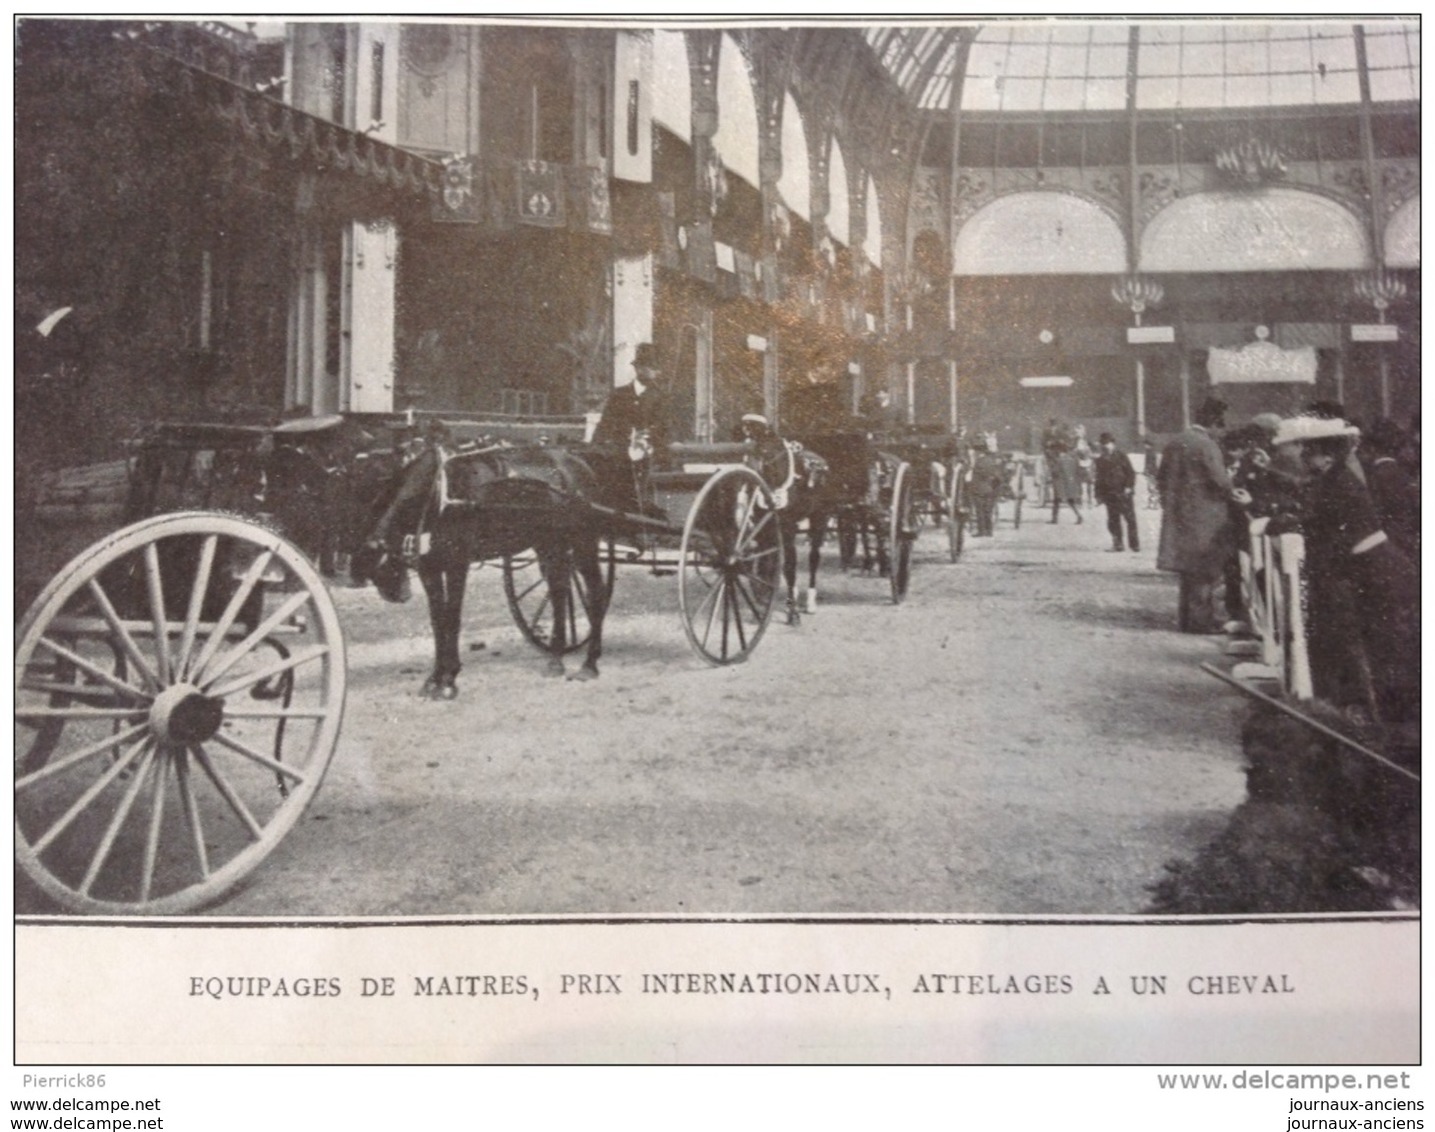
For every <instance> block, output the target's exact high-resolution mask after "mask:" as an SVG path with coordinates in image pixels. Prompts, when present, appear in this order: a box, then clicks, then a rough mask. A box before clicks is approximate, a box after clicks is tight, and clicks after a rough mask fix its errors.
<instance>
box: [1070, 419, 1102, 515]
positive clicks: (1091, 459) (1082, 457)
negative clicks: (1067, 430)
mask: <svg viewBox="0 0 1435 1132" xmlns="http://www.w3.org/2000/svg"><path fill="white" fill-rule="evenodd" d="M1075 431H1076V441H1075V443H1074V444H1072V446H1071V454H1072V455H1073V456H1074V457H1075V458H1076V494H1077V497H1078V498H1079V500H1080V502H1081V505H1082V506H1083V507H1090V506H1091V505H1092V504H1093V503H1094V502H1097V500H1096V495H1095V484H1096V459H1095V455H1094V454H1093V453H1092V451H1091V442H1090V441H1089V440H1087V439H1086V426H1085V425H1083V424H1079V425H1077V426H1076V430H1075Z"/></svg>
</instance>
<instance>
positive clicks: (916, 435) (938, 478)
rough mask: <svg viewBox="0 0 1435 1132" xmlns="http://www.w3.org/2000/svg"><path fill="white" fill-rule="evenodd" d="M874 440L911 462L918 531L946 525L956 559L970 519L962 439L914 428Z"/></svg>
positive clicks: (884, 448)
mask: <svg viewBox="0 0 1435 1132" xmlns="http://www.w3.org/2000/svg"><path fill="white" fill-rule="evenodd" d="M875 443H876V444H877V446H878V447H879V448H880V449H881V450H882V451H883V452H887V453H889V454H891V455H892V456H894V457H895V458H897V459H899V460H901V461H903V462H905V463H906V464H907V466H908V476H909V478H910V480H911V485H912V488H911V490H912V514H913V516H914V517H915V519H916V523H917V533H920V532H921V529H922V528H923V527H924V526H926V525H928V524H930V525H932V526H934V527H940V528H943V529H945V530H946V533H947V550H948V553H949V555H950V557H951V560H952V561H953V562H956V561H957V560H958V559H959V558H960V557H961V556H962V548H963V546H964V544H965V539H966V526H967V521H968V519H969V514H968V501H967V499H966V492H965V488H966V483H967V475H966V472H967V470H968V463H967V459H966V453H964V452H963V451H962V446H961V443H960V441H959V439H958V438H957V437H956V436H954V435H951V434H950V433H945V432H938V431H932V430H930V429H928V430H922V429H918V428H912V429H908V430H906V431H904V432H894V433H886V434H883V435H881V436H879V437H877V438H876V440H875Z"/></svg>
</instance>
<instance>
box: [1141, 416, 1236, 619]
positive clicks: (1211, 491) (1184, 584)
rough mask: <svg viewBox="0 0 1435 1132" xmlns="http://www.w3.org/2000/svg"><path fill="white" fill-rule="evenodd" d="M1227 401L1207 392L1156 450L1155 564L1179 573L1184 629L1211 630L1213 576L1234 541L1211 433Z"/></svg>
mask: <svg viewBox="0 0 1435 1132" xmlns="http://www.w3.org/2000/svg"><path fill="white" fill-rule="evenodd" d="M1225 416H1226V404H1225V402H1224V401H1219V400H1217V399H1215V398H1210V399H1208V400H1207V401H1206V403H1205V404H1203V405H1202V406H1201V409H1200V411H1199V412H1198V413H1197V414H1196V421H1195V423H1194V424H1193V425H1191V427H1190V428H1188V429H1186V430H1185V431H1184V432H1182V433H1181V434H1180V435H1178V436H1177V437H1176V439H1174V440H1173V441H1171V443H1170V444H1168V445H1167V446H1166V450H1165V451H1164V452H1163V453H1162V454H1161V470H1160V472H1159V473H1158V478H1157V485H1158V487H1159V488H1160V490H1161V544H1160V547H1159V548H1158V550H1157V552H1156V567H1157V569H1159V570H1169V571H1172V572H1174V573H1176V574H1179V575H1180V576H1181V596H1180V607H1179V613H1178V615H1177V624H1178V626H1179V628H1180V629H1181V631H1182V632H1183V633H1216V632H1219V631H1220V627H1221V626H1220V621H1219V620H1218V619H1217V617H1216V611H1215V608H1214V603H1213V598H1214V593H1215V586H1216V582H1217V581H1219V580H1220V578H1221V575H1222V572H1223V567H1224V566H1225V562H1226V559H1227V557H1228V556H1229V554H1230V552H1231V549H1232V547H1233V545H1234V541H1233V540H1234V532H1233V531H1232V528H1231V509H1230V500H1231V477H1230V475H1229V474H1228V473H1227V471H1226V461H1225V457H1224V456H1223V455H1222V453H1221V446H1220V444H1218V443H1217V442H1216V438H1215V436H1213V435H1212V433H1213V431H1214V430H1217V429H1219V428H1221V426H1222V425H1223V424H1224V423H1225Z"/></svg>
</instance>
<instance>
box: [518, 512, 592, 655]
mask: <svg viewBox="0 0 1435 1132" xmlns="http://www.w3.org/2000/svg"><path fill="white" fill-rule="evenodd" d="M601 553H602V556H603V557H602V561H603V569H604V577H603V582H604V586H605V589H606V592H605V593H603V594H602V595H601V598H602V602H603V608H606V607H607V604H608V602H609V601H610V600H612V597H613V576H614V572H615V562H616V556H615V551H614V549H613V542H612V540H611V539H609V540H608V542H607V544H606V545H605V546H604V547H603V548H601ZM569 558H570V561H569V570H568V611H567V616H566V623H565V631H564V636H563V649H562V655H564V656H568V655H569V654H571V653H575V652H578V651H579V650H581V649H585V648H587V647H588V641H589V638H591V637H592V636H593V620H594V616H595V614H596V613H597V610H598V608H599V607H598V606H597V605H596V604H595V602H596V601H597V599H598V597H599V596H600V595H595V594H590V593H589V592H588V584H587V583H586V582H585V581H584V580H583V576H582V575H581V574H579V573H578V571H577V570H576V569H574V568H573V564H572V561H571V558H572V554H571V552H570V553H569ZM503 594H504V596H505V597H506V598H507V599H508V611H509V612H510V613H511V614H512V615H513V622H514V624H515V625H517V626H518V629H519V632H521V633H522V634H523V636H524V638H525V639H526V640H527V641H528V643H529V644H531V645H533V646H535V647H536V648H539V649H542V650H543V651H544V652H547V653H551V652H556V651H558V650H556V649H555V648H554V641H555V640H557V634H556V631H555V630H556V626H555V624H554V609H553V596H552V594H551V592H550V590H549V587H548V579H547V578H545V577H544V576H543V571H542V570H541V569H540V568H539V565H538V556H537V555H536V554H534V553H533V552H532V551H528V552H527V553H525V554H515V555H505V556H504V559H503Z"/></svg>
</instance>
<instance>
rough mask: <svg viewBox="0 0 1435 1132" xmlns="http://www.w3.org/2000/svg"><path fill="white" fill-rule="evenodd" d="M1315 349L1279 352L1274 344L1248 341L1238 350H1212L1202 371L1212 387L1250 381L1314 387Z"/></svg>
mask: <svg viewBox="0 0 1435 1132" xmlns="http://www.w3.org/2000/svg"><path fill="white" fill-rule="evenodd" d="M1315 368H1316V359H1315V347H1314V346H1302V347H1300V348H1298V349H1295V350H1282V349H1281V348H1280V347H1279V346H1277V345H1276V344H1275V343H1274V342H1252V343H1251V344H1250V345H1248V346H1243V347H1242V348H1241V349H1239V350H1222V349H1220V348H1219V347H1214V346H1213V347H1212V348H1211V351H1210V353H1209V354H1207V356H1206V369H1207V370H1208V372H1209V373H1210V375H1211V384H1212V385H1235V384H1241V383H1247V384H1248V383H1254V382H1267V381H1270V382H1278V381H1279V382H1293V381H1298V382H1304V383H1305V384H1307V385H1314V384H1315Z"/></svg>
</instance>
